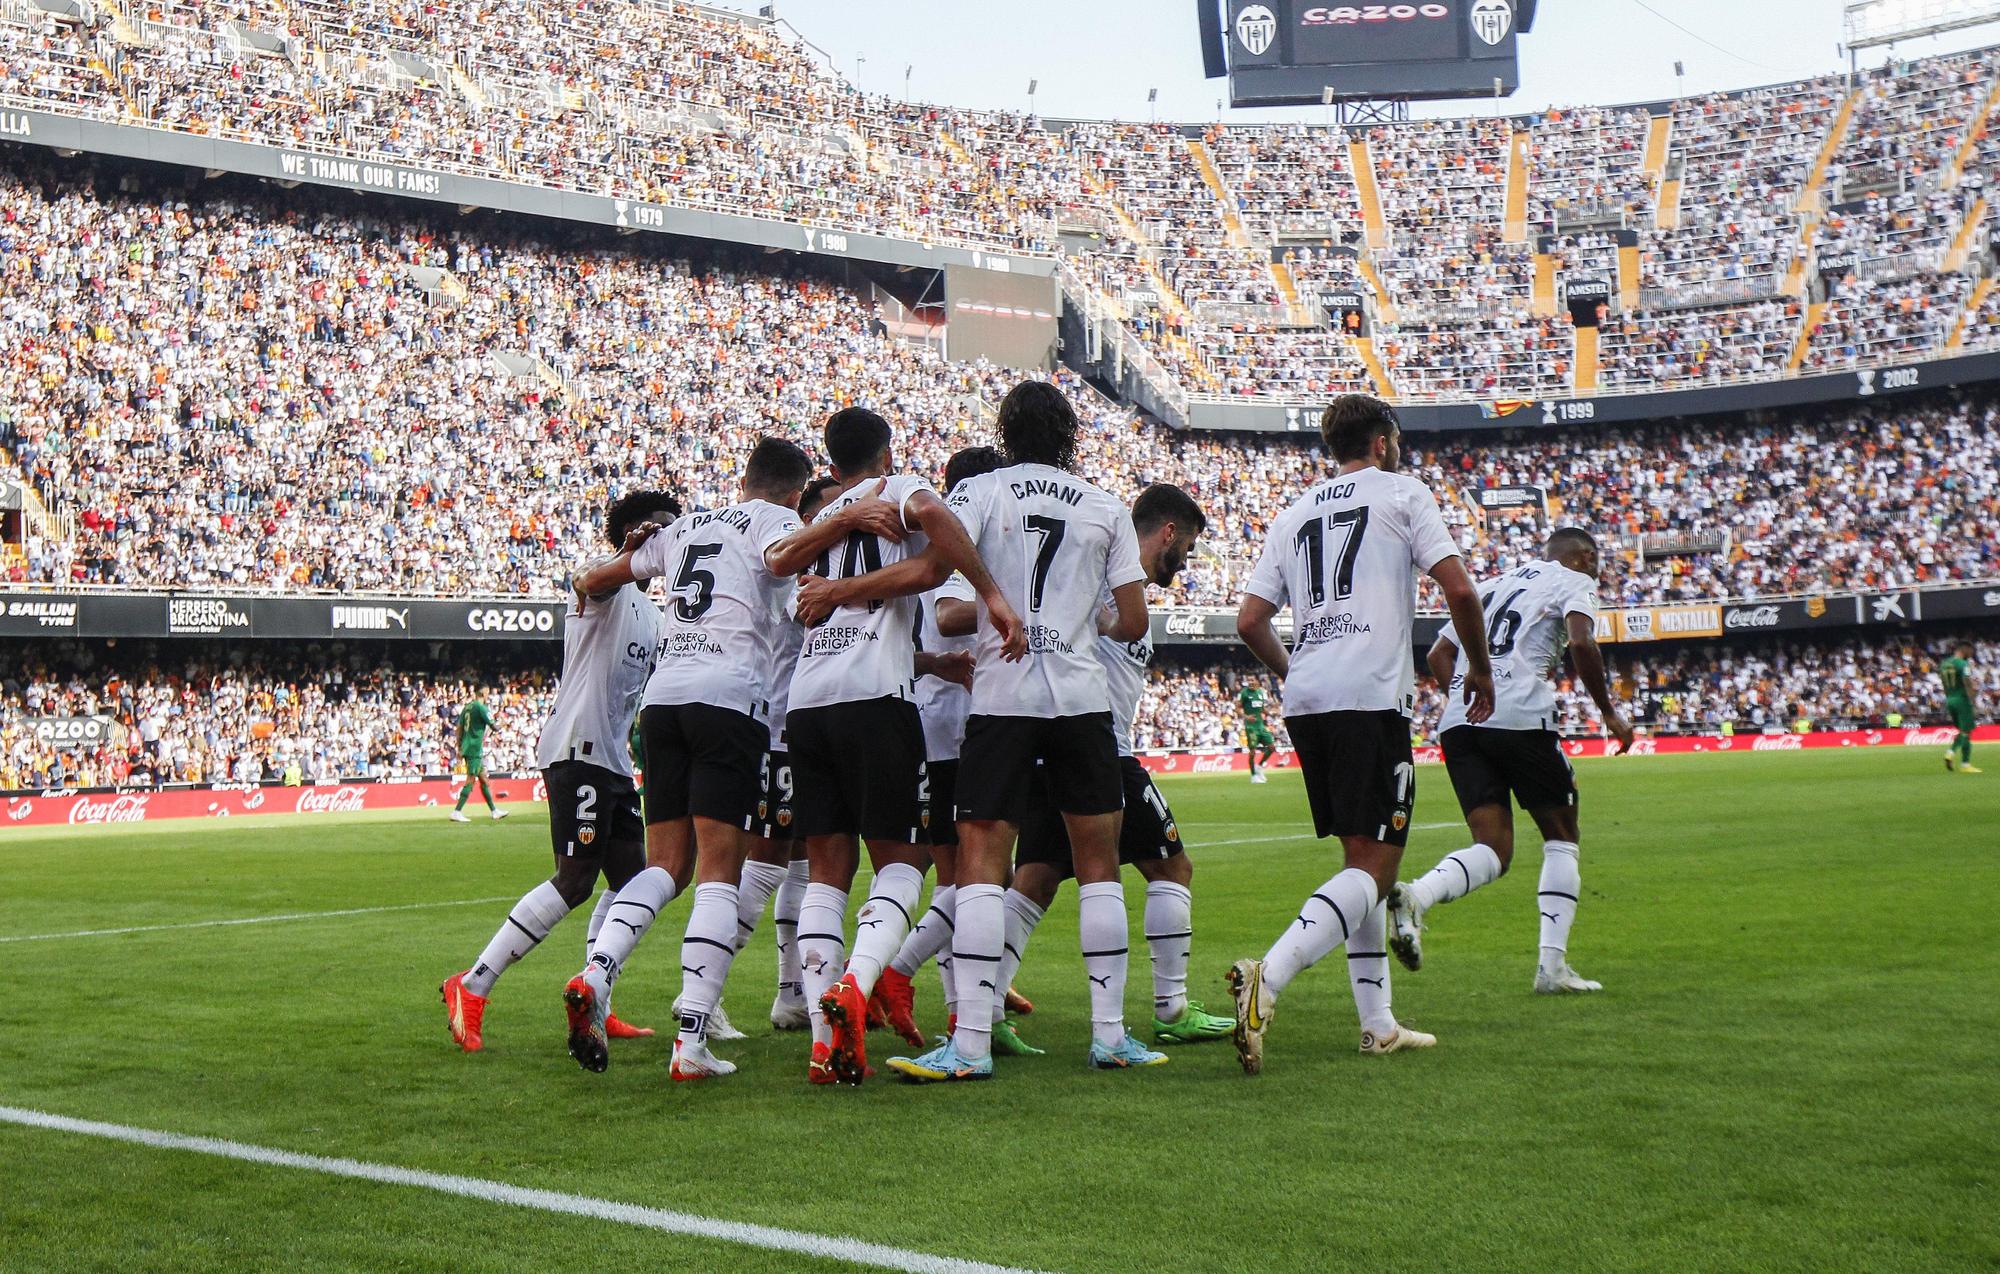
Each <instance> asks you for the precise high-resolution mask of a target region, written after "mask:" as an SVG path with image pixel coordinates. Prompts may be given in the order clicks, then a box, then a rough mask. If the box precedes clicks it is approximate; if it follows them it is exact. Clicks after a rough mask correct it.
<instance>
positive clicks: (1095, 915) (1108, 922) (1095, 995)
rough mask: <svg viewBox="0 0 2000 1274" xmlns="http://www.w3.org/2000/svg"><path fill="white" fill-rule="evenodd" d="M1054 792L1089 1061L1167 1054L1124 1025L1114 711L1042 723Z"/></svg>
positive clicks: (1126, 924) (1149, 1060)
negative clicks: (1072, 893) (1071, 893)
mask: <svg viewBox="0 0 2000 1274" xmlns="http://www.w3.org/2000/svg"><path fill="white" fill-rule="evenodd" d="M1043 727H1044V738H1045V740H1046V743H1045V747H1044V751H1043V755H1044V758H1045V764H1046V772H1047V779H1048V785H1049V796H1050V798H1051V800H1052V801H1053V802H1054V804H1055V807H1056V808H1057V809H1058V810H1060V811H1062V816H1063V828H1064V830H1065V831H1067V832H1068V833H1069V845H1070V861H1071V863H1072V865H1073V866H1074V867H1075V869H1076V909H1077V934H1078V937H1079V939H1080V940H1081V942H1082V945H1083V971H1084V974H1085V976H1086V977H1087V978H1088V979H1089V984H1090V1034H1091V1045H1090V1064H1091V1065H1092V1066H1093V1067H1096V1068H1098V1069H1100V1070H1124V1069H1127V1068H1130V1067H1135V1066H1158V1065H1162V1064H1164V1063H1165V1062H1166V1061H1167V1055H1166V1054H1165V1053H1156V1052H1154V1051H1153V1050H1152V1049H1149V1048H1147V1047H1146V1046H1145V1045H1143V1044H1141V1043H1139V1041H1138V1040H1137V1039H1135V1038H1134V1037H1133V1036H1132V1034H1131V1033H1130V1032H1128V1031H1127V1030H1126V1029H1125V977H1126V971H1127V967H1128V946H1129V942H1130V939H1129V936H1128V935H1129V933H1130V929H1131V921H1130V918H1129V917H1128V916H1127V914H1126V911H1125V885H1124V882H1123V881H1122V880H1120V879H1119V876H1118V868H1119V862H1118V846H1119V833H1120V831H1121V829H1122V827H1123V825H1124V821H1125V783H1124V778H1123V776H1122V774H1121V772H1120V768H1119V764H1118V744H1117V739H1116V736H1115V735H1114V734H1113V732H1112V727H1111V714H1110V713H1109V712H1094V713H1087V714H1084V715H1080V716H1069V717H1057V718H1056V719H1055V720H1053V721H1048V722H1044V723H1043Z"/></svg>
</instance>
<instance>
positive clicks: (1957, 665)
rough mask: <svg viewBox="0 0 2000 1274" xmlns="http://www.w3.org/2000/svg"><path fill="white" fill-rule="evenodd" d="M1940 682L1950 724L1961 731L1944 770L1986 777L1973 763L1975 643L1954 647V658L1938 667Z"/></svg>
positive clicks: (1948, 753)
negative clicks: (1973, 666)
mask: <svg viewBox="0 0 2000 1274" xmlns="http://www.w3.org/2000/svg"><path fill="white" fill-rule="evenodd" d="M1938 680H1939V681H1941V682H1943V683H1944V706H1945V711H1946V712H1948V713H1950V715H1951V723H1952V725H1953V726H1954V727H1956V728H1957V730H1958V737H1956V738H1954V739H1953V740H1952V741H1951V749H1950V750H1949V751H1947V752H1946V753H1945V754H1944V768H1945V769H1947V770H1957V771H1958V772H1959V773H1960V774H1983V773H1985V771H1984V770H1981V769H1980V768H1979V767H1978V766H1976V765H1974V764H1973V763H1972V730H1973V699H1972V696H1973V692H1974V689H1975V687H1974V685H1973V682H1972V643H1971V642H1969V641H1962V642H1959V643H1958V645H1957V646H1955V647H1953V649H1952V652H1951V658H1949V659H1946V660H1944V661H1943V662H1942V663H1940V664H1938Z"/></svg>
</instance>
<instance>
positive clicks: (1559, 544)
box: [1542, 526, 1597, 557]
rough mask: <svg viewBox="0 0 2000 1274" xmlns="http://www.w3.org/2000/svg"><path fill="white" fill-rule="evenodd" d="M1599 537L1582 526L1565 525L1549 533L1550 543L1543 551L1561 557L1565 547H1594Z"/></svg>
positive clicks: (1551, 555)
mask: <svg viewBox="0 0 2000 1274" xmlns="http://www.w3.org/2000/svg"><path fill="white" fill-rule="evenodd" d="M1596 547H1597V537H1596V536H1594V535H1592V534H1591V533H1590V532H1588V531H1586V530H1584V529H1583V528H1582V527H1580V526H1565V527H1561V528H1559V529H1557V530H1555V531H1551V532H1550V533H1549V540H1548V543H1547V544H1546V545H1545V546H1544V547H1543V549H1542V551H1543V552H1545V553H1547V554H1548V555H1549V556H1550V557H1560V556H1561V555H1562V553H1563V551H1564V550H1565V549H1573V548H1574V549H1594V548H1596Z"/></svg>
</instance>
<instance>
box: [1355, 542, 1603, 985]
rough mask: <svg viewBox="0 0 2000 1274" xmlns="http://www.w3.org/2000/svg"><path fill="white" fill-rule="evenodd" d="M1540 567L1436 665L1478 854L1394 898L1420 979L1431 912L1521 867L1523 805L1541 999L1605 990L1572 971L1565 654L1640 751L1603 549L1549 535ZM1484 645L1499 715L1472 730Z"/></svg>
mask: <svg viewBox="0 0 2000 1274" xmlns="http://www.w3.org/2000/svg"><path fill="white" fill-rule="evenodd" d="M1543 553H1544V555H1545V556H1544V558H1543V560H1541V561H1538V562H1529V563H1527V564H1526V565H1523V566H1521V567H1518V568H1516V569H1515V570H1511V571H1509V572H1507V573H1506V574H1505V575H1502V576H1500V577H1499V578H1498V579H1495V580H1492V581H1490V582H1488V583H1486V584H1485V585H1482V586H1481V588H1480V590H1479V601H1480V605H1481V606H1482V607H1483V608H1484V609H1485V611H1486V629H1485V631H1484V632H1482V633H1479V634H1477V635H1476V637H1475V640H1474V641H1472V642H1470V643H1468V642H1466V641H1464V639H1463V638H1462V637H1461V636H1460V634H1459V633H1458V631H1457V630H1456V629H1454V628H1452V627H1451V626H1449V625H1447V626H1446V627H1445V630H1444V631H1443V632H1442V633H1440V634H1438V639H1437V641H1436V642H1435V643H1434V644H1433V645H1432V646H1431V648H1430V653H1429V654H1428V655H1426V656H1425V659H1426V662H1428V663H1429V665H1430V669H1431V675H1432V676H1434V677H1436V678H1437V681H1438V684H1439V685H1441V686H1445V687H1446V688H1447V690H1446V695H1445V709H1444V717H1443V719H1442V720H1441V721H1439V723H1438V733H1439V736H1440V741H1441V742H1442V743H1443V745H1444V763H1445V770H1446V772H1447V773H1449V774H1450V776H1451V785H1452V788H1453V790H1454V791H1456V792H1457V793H1458V804H1459V808H1460V809H1461V810H1463V811H1464V813H1465V825H1466V827H1467V828H1468V829H1470V830H1471V832H1472V842H1473V843H1472V844H1471V846H1469V847H1468V848H1466V849H1461V850H1458V851H1456V852H1455V853H1452V854H1449V855H1447V856H1446V857H1445V858H1444V860H1443V861H1442V862H1440V863H1438V865H1437V866H1435V867H1433V868H1431V870H1430V871H1428V872H1426V873H1425V874H1424V875H1423V876H1421V877H1419V878H1418V879H1417V880H1415V881H1413V882H1411V883H1408V884H1398V885H1397V886H1395V887H1394V888H1393V889H1391V890H1390V891H1389V924H1390V927H1391V931H1392V932H1391V935H1390V938H1389V949H1390V950H1391V951H1393V952H1395V954H1396V958H1397V959H1398V960H1400V961H1402V963H1403V966H1404V967H1405V968H1408V969H1413V970H1414V969H1417V968H1419V967H1421V966H1422V964H1423V958H1424V953H1423V919H1424V913H1426V912H1428V911H1429V910H1430V909H1431V908H1432V907H1435V906H1437V905H1438V904H1439V903H1446V902H1452V901H1455V900H1457V899H1459V898H1463V897H1465V895H1467V894H1469V893H1471V892H1472V891H1473V890H1475V889H1478V888H1479V887H1480V886H1482V885H1489V884H1492V883H1493V882H1494V881H1495V880H1498V879H1499V878H1500V877H1501V876H1503V875H1505V874H1506V872H1507V867H1508V865H1509V864H1510V863H1512V862H1513V859H1514V811H1513V808H1512V806H1511V804H1510V799H1511V800H1518V801H1520V803H1521V808H1522V809H1525V810H1527V811H1528V817H1530V818H1532V819H1534V820H1535V826H1536V827H1537V828H1539V829H1540V830H1541V833H1542V882H1541V886H1540V889H1539V891H1538V893H1537V895H1536V896H1537V900H1538V901H1537V905H1538V906H1539V908H1540V910H1541V917H1542V944H1541V950H1542V954H1541V961H1540V963H1539V964H1538V965H1537V966H1536V969H1535V990H1536V991H1537V992H1538V993H1540V994H1543V995H1558V994H1563V993H1577V992H1586V991H1600V990H1603V987H1602V986H1600V985H1599V984H1598V983H1596V982H1591V981H1588V980H1586V979H1584V978H1582V977H1579V976H1578V975H1577V973H1576V971H1575V970H1574V969H1572V968H1570V967H1569V956H1568V954H1567V953H1568V950H1569V930H1570V925H1571V924H1572V923H1574V922H1575V920H1576V908H1577V899H1578V898H1579V897H1580V896H1581V895H1582V892H1583V891H1582V888H1581V882H1582V878H1581V876H1580V875H1579V872H1578V848H1577V846H1578V838H1577V814H1576V774H1575V772H1574V771H1573V770H1572V769H1571V768H1570V764H1569V758H1568V757H1567V756H1564V755H1563V750H1562V740H1561V739H1560V738H1558V737H1557V736H1556V731H1555V713H1556V696H1555V689H1554V686H1553V685H1552V683H1551V682H1550V680H1549V677H1550V675H1551V674H1552V673H1554V672H1555V670H1556V669H1557V668H1558V667H1560V666H1561V664H1562V657H1563V646H1564V645H1565V643H1566V644H1567V645H1568V646H1569V653H1570V660H1571V662H1573V663H1574V664H1575V665H1576V673H1577V677H1578V679H1579V680H1581V681H1582V682H1583V687H1584V689H1585V690H1586V691H1588V692H1589V694H1590V697H1591V700H1592V701H1593V702H1595V703H1596V704H1597V710H1598V712H1599V713H1600V714H1601V715H1602V716H1603V718H1604V728H1605V730H1606V731H1607V732H1609V733H1610V734H1611V736H1612V737H1613V738H1615V739H1617V740H1618V744H1619V747H1618V750H1619V751H1620V752H1623V751H1625V749H1627V748H1629V747H1631V746H1632V727H1631V725H1630V724H1629V723H1628V722H1627V721H1626V720H1625V718H1624V717H1623V716H1621V715H1620V714H1619V712H1618V708H1617V706H1616V705H1615V704H1613V703H1612V701H1611V690H1610V687H1609V686H1608V685H1607V684H1606V682H1605V677H1604V655H1603V652H1602V651H1600V650H1599V649H1598V648H1597V577H1598V571H1599V569H1600V566H1601V561H1600V559H1599V556H1598V550H1597V541H1596V540H1595V539H1593V538H1591V535H1590V533H1589V532H1588V531H1585V530H1583V529H1581V528H1579V527H1564V528H1563V529H1561V530H1559V531H1557V532H1556V533H1555V534H1553V535H1551V536H1549V538H1548V543H1547V545H1546V546H1545V547H1544V549H1543ZM1465 645H1483V646H1485V647H1486V651H1487V654H1488V656H1489V657H1490V659H1491V660H1492V663H1493V715H1492V716H1490V717H1488V718H1487V719H1486V721H1485V722H1484V723H1482V724H1479V725H1474V724H1472V723H1470V722H1469V721H1467V720H1466V715H1465V705H1464V702H1463V700H1462V699H1461V698H1460V697H1459V692H1460V691H1462V690H1463V689H1464V681H1465V674H1466V672H1467V670H1468V668H1469V666H1470V665H1469V661H1468V660H1467V658H1466V654H1465V652H1464V651H1463V650H1462V649H1460V647H1461V646H1465Z"/></svg>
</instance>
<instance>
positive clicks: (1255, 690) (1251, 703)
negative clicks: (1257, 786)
mask: <svg viewBox="0 0 2000 1274" xmlns="http://www.w3.org/2000/svg"><path fill="white" fill-rule="evenodd" d="M1236 706H1237V707H1238V708H1240V709H1242V711H1243V741H1244V743H1246V744H1247V745H1249V748H1250V781H1251V782H1252V783H1263V782H1266V781H1267V780H1266V779H1265V778H1264V765H1265V763H1266V762H1267V761H1269V760H1270V759H1271V757H1272V756H1274V755H1275V754H1276V753H1277V751H1278V738H1277V736H1276V735H1274V734H1272V733H1271V723H1270V722H1269V721H1267V720H1265V718H1264V687H1263V684H1262V683H1260V682H1256V681H1252V682H1248V683H1246V684H1245V685H1244V687H1243V690H1242V692H1241V693H1239V694H1238V695H1237V696H1236Z"/></svg>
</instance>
